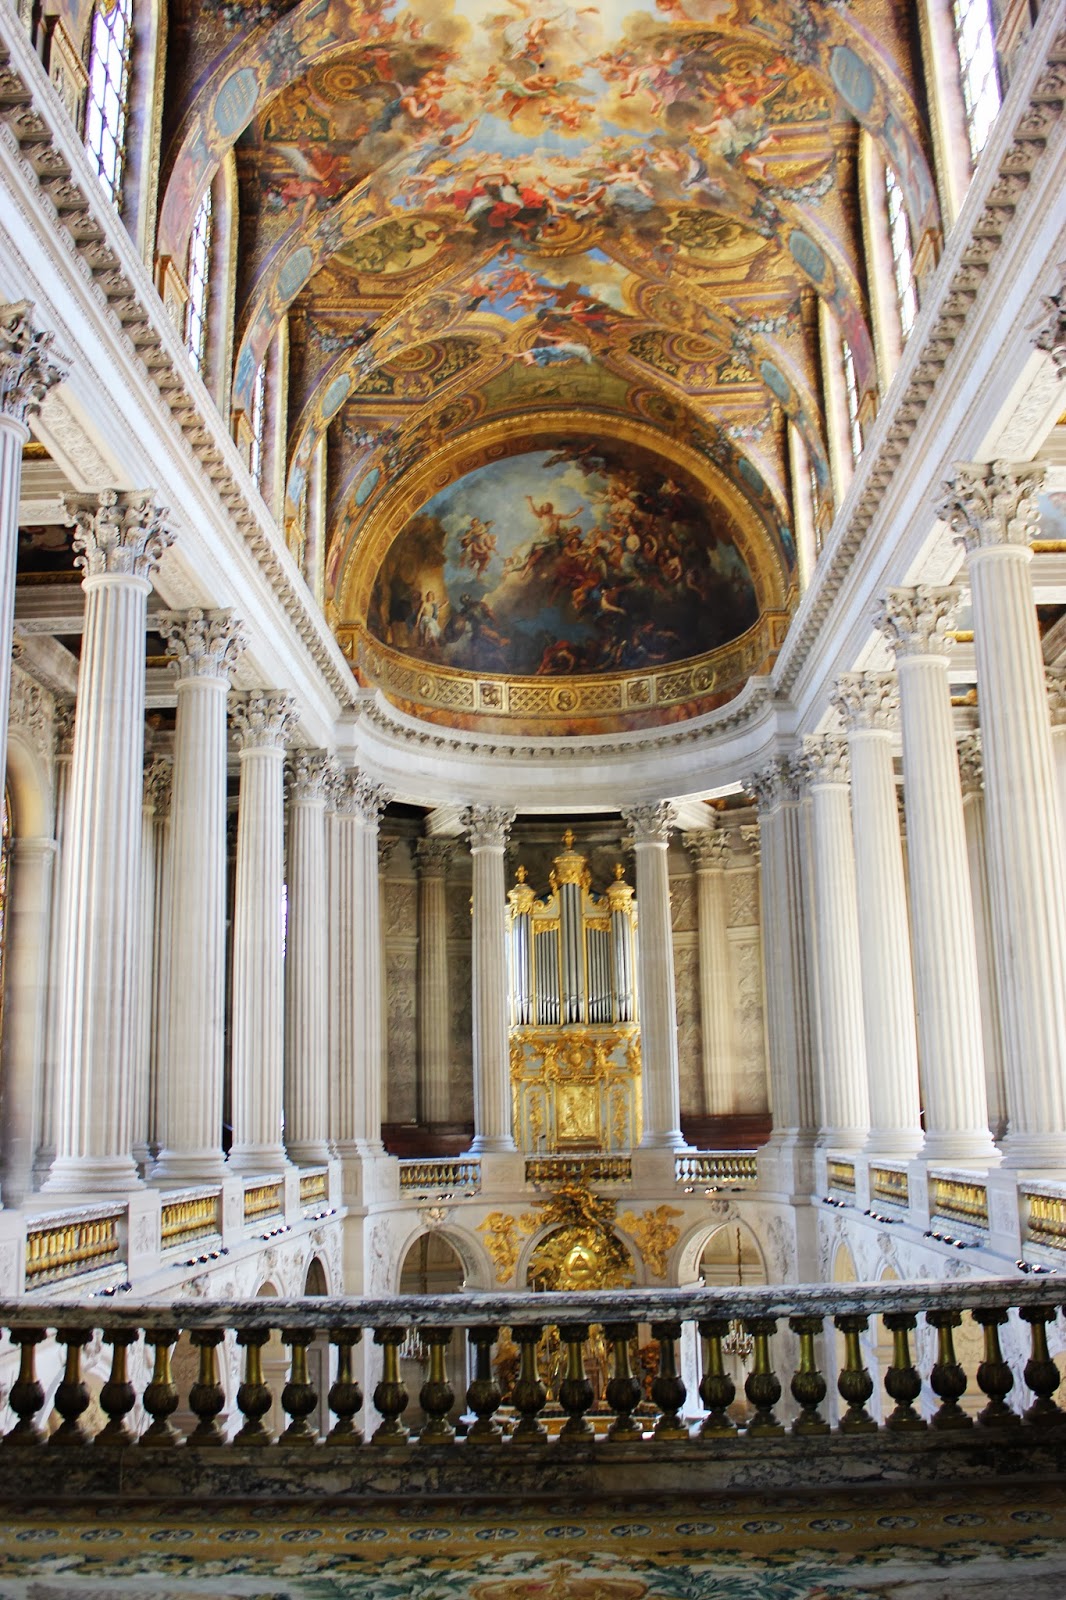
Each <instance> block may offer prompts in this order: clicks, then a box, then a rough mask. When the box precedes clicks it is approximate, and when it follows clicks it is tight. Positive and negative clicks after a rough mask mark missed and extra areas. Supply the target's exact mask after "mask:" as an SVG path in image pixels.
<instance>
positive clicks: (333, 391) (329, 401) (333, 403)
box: [322, 372, 352, 422]
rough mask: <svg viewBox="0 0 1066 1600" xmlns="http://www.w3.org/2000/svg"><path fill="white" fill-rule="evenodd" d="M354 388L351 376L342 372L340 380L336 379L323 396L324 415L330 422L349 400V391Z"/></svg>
mask: <svg viewBox="0 0 1066 1600" xmlns="http://www.w3.org/2000/svg"><path fill="white" fill-rule="evenodd" d="M351 386H352V379H351V374H350V373H348V372H342V373H341V375H340V377H339V378H334V380H333V382H332V383H331V384H330V386H329V388H328V389H327V390H326V392H325V394H324V395H323V396H322V415H323V416H324V417H325V419H326V421H327V422H328V421H329V419H330V417H332V416H335V415H336V413H337V412H338V411H339V410H340V408H341V406H342V405H343V404H344V402H345V400H347V398H348V391H349V389H350V388H351Z"/></svg>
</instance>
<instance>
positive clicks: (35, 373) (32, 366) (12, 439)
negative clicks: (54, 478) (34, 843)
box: [0, 300, 67, 773]
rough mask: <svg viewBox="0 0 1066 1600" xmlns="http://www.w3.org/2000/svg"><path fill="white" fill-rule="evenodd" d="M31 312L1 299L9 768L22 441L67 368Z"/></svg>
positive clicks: (4, 698)
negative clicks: (29, 424) (11, 670)
mask: <svg viewBox="0 0 1066 1600" xmlns="http://www.w3.org/2000/svg"><path fill="white" fill-rule="evenodd" d="M32 312H33V306H32V305H31V304H30V302H29V301H27V300H22V301H19V302H18V303H17V304H14V305H10V304H8V305H0V773H6V772H7V723H8V712H9V708H10V704H11V683H10V677H9V674H8V668H9V666H10V664H11V650H12V645H13V642H14V630H15V565H16V559H17V556H18V526H19V495H20V492H21V487H22V447H23V445H24V444H25V443H26V441H27V439H28V438H29V436H30V430H29V426H28V423H29V419H30V418H31V417H33V416H36V414H37V413H38V411H40V409H41V406H42V404H43V403H44V401H45V399H46V398H47V396H48V392H49V390H50V389H52V388H53V387H54V386H55V385H56V384H57V383H60V382H62V380H63V379H64V378H65V377H66V373H67V363H66V361H65V360H64V359H63V357H61V356H59V355H57V353H56V351H55V350H54V349H53V348H52V340H53V335H52V334H50V333H42V332H40V331H39V330H37V329H35V328H34V326H33V322H32V320H31V315H32Z"/></svg>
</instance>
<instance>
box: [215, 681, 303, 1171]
mask: <svg viewBox="0 0 1066 1600" xmlns="http://www.w3.org/2000/svg"><path fill="white" fill-rule="evenodd" d="M230 721H231V724H232V726H233V729H234V732H235V734H236V737H237V746H238V750H239V752H240V756H239V759H240V766H241V787H240V799H239V802H238V810H237V878H236V896H235V900H234V907H233V1024H232V1030H233V1031H232V1043H231V1055H230V1059H231V1067H230V1072H231V1082H232V1095H233V1147H232V1149H231V1150H230V1153H229V1166H230V1168H231V1169H232V1170H234V1171H236V1172H266V1171H274V1170H276V1169H277V1168H278V1167H283V1166H285V1165H287V1161H286V1156H285V1147H284V1145H283V1143H282V1131H283V1125H284V1071H285V963H284V949H285V740H286V738H287V736H288V734H289V732H290V730H291V727H292V723H293V721H294V717H293V702H292V700H291V699H290V697H289V696H288V695H280V694H252V695H249V696H248V698H247V699H245V700H239V701H237V702H236V703H235V704H234V706H233V708H232V711H231V715H230Z"/></svg>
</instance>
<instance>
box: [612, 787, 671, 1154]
mask: <svg viewBox="0 0 1066 1600" xmlns="http://www.w3.org/2000/svg"><path fill="white" fill-rule="evenodd" d="M622 815H623V818H624V820H625V822H626V825H627V827H628V828H629V830H630V832H631V833H632V835H633V851H634V855H635V857H636V876H637V906H638V908H639V916H640V929H639V932H638V935H637V1004H638V1007H639V1016H640V1053H641V1085H642V1091H643V1103H644V1131H643V1134H642V1136H641V1141H640V1143H641V1148H642V1149H644V1150H684V1149H685V1148H686V1146H685V1140H684V1136H683V1135H682V1132H681V1086H680V1069H679V1065H678V1055H677V997H676V993H675V988H674V943H673V934H672V931H671V926H670V879H669V875H668V871H667V860H666V856H667V850H668V848H669V844H670V830H671V828H672V827H673V825H674V822H675V813H674V809H673V807H672V806H670V805H668V804H667V803H666V802H665V801H662V802H659V803H658V804H657V805H648V806H634V807H632V808H631V809H629V810H628V811H623V813H622Z"/></svg>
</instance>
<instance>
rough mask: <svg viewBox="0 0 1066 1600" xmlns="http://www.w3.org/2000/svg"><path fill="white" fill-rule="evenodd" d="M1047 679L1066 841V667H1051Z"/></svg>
mask: <svg viewBox="0 0 1066 1600" xmlns="http://www.w3.org/2000/svg"><path fill="white" fill-rule="evenodd" d="M1045 679H1046V682H1047V690H1048V710H1049V712H1050V714H1051V759H1052V762H1053V764H1054V767H1055V797H1056V803H1057V805H1058V811H1059V832H1060V834H1061V835H1062V838H1063V840H1064V841H1066V667H1049V668H1048V669H1047V672H1046V673H1045Z"/></svg>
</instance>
